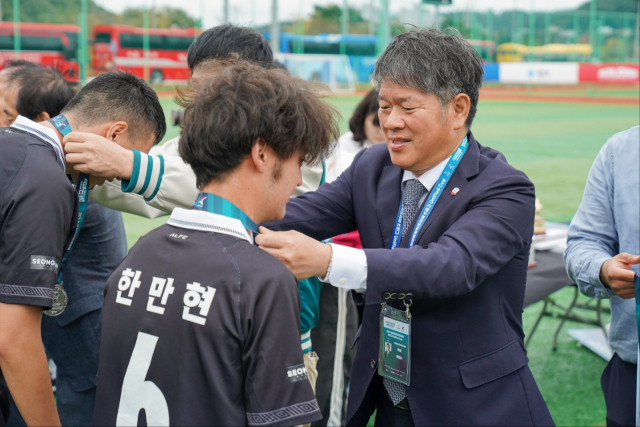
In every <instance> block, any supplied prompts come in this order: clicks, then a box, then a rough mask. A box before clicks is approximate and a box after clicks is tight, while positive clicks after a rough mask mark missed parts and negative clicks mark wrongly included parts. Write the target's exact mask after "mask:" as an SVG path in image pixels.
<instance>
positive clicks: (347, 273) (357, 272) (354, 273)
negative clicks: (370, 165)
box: [320, 157, 449, 293]
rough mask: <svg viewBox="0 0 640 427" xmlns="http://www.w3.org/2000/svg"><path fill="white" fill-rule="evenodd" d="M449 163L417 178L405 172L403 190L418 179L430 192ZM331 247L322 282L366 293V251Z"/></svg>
mask: <svg viewBox="0 0 640 427" xmlns="http://www.w3.org/2000/svg"><path fill="white" fill-rule="evenodd" d="M448 162H449V157H447V158H446V159H444V160H443V161H441V162H440V163H438V164H437V165H436V166H434V167H433V168H431V169H429V170H428V171H426V172H425V173H423V174H422V175H420V176H419V177H417V178H416V176H415V175H414V174H413V172H409V171H404V175H403V176H402V183H401V184H400V185H401V190H402V186H403V185H404V183H405V182H406V181H408V180H410V179H418V180H419V181H420V182H421V183H422V185H424V187H425V188H426V189H427V191H430V190H431V187H433V185H434V184H435V183H436V181H437V180H438V178H439V177H440V175H441V174H442V171H443V170H444V168H445V167H446V166H447V163H448ZM427 195H428V192H425V193H424V195H423V196H422V197H421V198H420V201H419V203H420V205H422V203H423V202H424V201H425V199H426V198H427ZM398 208H399V206H398ZM389 237H390V236H389ZM330 245H331V249H332V252H331V262H330V265H331V268H330V271H329V274H328V277H324V278H321V279H320V280H321V281H322V282H324V283H330V284H331V285H333V286H336V287H339V288H344V289H349V290H355V291H356V292H358V293H364V292H365V291H366V290H367V256H366V255H365V253H364V251H363V250H362V249H356V248H351V247H348V246H342V245H337V244H334V243H330Z"/></svg>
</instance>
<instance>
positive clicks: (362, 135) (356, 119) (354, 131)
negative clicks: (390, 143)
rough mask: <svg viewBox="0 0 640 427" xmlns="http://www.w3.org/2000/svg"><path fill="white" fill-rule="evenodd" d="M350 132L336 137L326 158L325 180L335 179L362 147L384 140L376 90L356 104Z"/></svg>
mask: <svg viewBox="0 0 640 427" xmlns="http://www.w3.org/2000/svg"><path fill="white" fill-rule="evenodd" d="M349 129H350V132H347V133H345V134H344V135H342V136H341V137H340V138H339V139H338V144H337V146H336V148H335V151H334V152H333V154H332V155H331V157H330V158H328V159H327V182H332V181H335V179H336V178H338V176H340V174H341V173H342V172H344V170H345V169H347V168H348V167H349V166H350V165H351V162H352V161H353V159H354V157H355V156H356V154H358V152H359V151H360V150H362V149H363V148H369V147H371V146H373V145H375V144H380V143H383V142H384V134H383V133H382V129H380V121H379V120H378V91H377V90H375V89H372V90H371V91H370V92H369V93H368V94H367V96H365V97H364V99H363V100H362V101H361V102H360V104H358V106H357V107H356V109H355V111H354V112H353V116H351V120H349Z"/></svg>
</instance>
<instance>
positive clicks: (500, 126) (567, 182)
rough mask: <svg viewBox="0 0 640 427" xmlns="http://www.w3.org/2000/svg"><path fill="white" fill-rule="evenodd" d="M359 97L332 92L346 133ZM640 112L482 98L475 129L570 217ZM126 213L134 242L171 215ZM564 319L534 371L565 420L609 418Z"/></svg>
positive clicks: (593, 369)
mask: <svg viewBox="0 0 640 427" xmlns="http://www.w3.org/2000/svg"><path fill="white" fill-rule="evenodd" d="M359 100H360V96H341V97H334V98H328V102H330V103H331V104H332V105H334V106H335V107H336V108H337V109H338V111H339V112H340V113H341V114H342V116H343V118H342V121H341V124H340V128H341V131H342V132H344V131H346V130H347V128H348V125H347V122H348V119H349V117H350V115H351V113H352V111H353V109H354V107H355V105H356V104H357V102H358V101H359ZM163 107H164V108H165V112H166V113H167V115H168V114H169V113H170V110H171V108H173V103H172V102H171V100H170V99H163ZM639 115H640V111H639V109H638V107H637V106H612V105H596V104H569V103H535V102H520V101H493V100H489V101H482V100H481V101H480V104H479V106H478V114H477V116H476V119H475V121H474V124H473V128H472V130H473V133H474V136H475V137H476V138H477V139H478V140H479V141H480V143H481V144H483V145H487V146H490V147H493V148H495V149H498V150H500V151H502V152H503V153H504V154H505V156H506V157H507V160H508V161H509V162H510V163H511V164H512V165H514V166H515V167H516V168H518V169H520V170H522V171H524V172H525V173H526V174H527V175H528V176H529V178H530V179H531V180H532V181H533V182H534V184H535V186H536V191H537V195H538V197H539V198H540V200H541V201H542V204H543V205H544V210H543V211H542V215H543V216H544V217H545V218H546V219H547V220H551V221H559V222H568V221H570V220H571V218H572V216H573V214H574V213H575V211H576V209H577V207H578V205H579V203H580V200H581V198H582V192H583V189H584V184H585V181H586V177H587V174H588V172H589V168H590V167H591V164H592V162H593V160H594V158H595V156H596V154H597V153H598V151H599V150H600V148H601V147H602V145H603V144H604V143H605V142H606V140H607V139H608V138H609V137H610V136H612V135H613V134H615V133H617V132H619V131H622V130H624V129H628V128H630V127H633V126H637V125H638V124H639V118H638V117H639ZM177 134H178V129H177V128H175V127H170V128H169V130H168V132H167V137H166V138H165V140H166V139H169V138H173V137H174V136H176V135H177ZM124 217H125V225H126V228H127V238H128V241H129V245H130V246H131V245H133V244H134V243H135V242H136V241H137V239H138V238H139V237H140V236H142V235H144V234H146V233H147V232H148V231H150V230H151V229H153V228H155V227H157V226H159V225H161V224H163V223H164V222H165V221H166V218H160V219H156V220H147V219H144V218H139V217H136V216H133V215H124ZM571 292H572V290H570V289H565V290H563V291H560V292H558V293H556V294H555V295H554V298H555V299H556V300H557V301H558V302H561V303H562V302H564V303H566V302H568V300H569V298H570V296H571V295H570V294H571ZM582 298H583V299H584V298H585V297H582ZM540 304H541V303H538V304H534V305H533V306H531V307H529V308H527V310H525V312H524V315H523V319H524V325H525V331H528V330H529V328H530V327H531V325H532V323H533V321H534V320H535V317H536V315H537V313H538V312H539V311H540V310H541V308H542V307H541V305H540ZM557 322H558V320H557V319H550V318H545V319H543V320H542V322H541V323H540V326H539V327H538V330H537V331H536V333H535V335H534V337H533V339H532V341H531V343H530V345H529V348H528V352H529V359H530V366H531V370H532V371H533V374H534V376H535V378H536V380H537V382H538V385H539V387H540V390H541V391H542V395H543V396H544V398H545V400H546V401H547V404H548V406H549V409H550V410H551V414H552V415H553V417H554V420H555V421H556V423H557V424H558V425H565V426H593V425H605V408H604V399H603V397H602V392H601V390H600V375H601V373H602V370H603V369H604V367H605V362H604V360H602V359H600V358H599V357H598V356H596V355H595V354H593V353H592V352H591V351H589V350H587V349H585V348H581V347H578V346H577V345H576V343H575V341H574V340H573V339H572V338H571V337H570V336H569V335H568V334H567V333H566V330H567V329H570V328H576V327H584V326H582V325H577V324H574V323H571V322H567V323H566V326H565V327H564V328H563V332H562V333H561V334H560V338H559V344H558V350H557V351H556V352H552V351H551V336H552V332H553V329H554V328H555V326H556V324H557Z"/></svg>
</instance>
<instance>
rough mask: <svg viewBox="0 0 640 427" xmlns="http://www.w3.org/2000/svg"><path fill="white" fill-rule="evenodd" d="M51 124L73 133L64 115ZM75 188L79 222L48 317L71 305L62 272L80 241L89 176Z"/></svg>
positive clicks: (65, 256)
mask: <svg viewBox="0 0 640 427" xmlns="http://www.w3.org/2000/svg"><path fill="white" fill-rule="evenodd" d="M49 122H50V123H51V124H53V126H55V128H56V129H57V130H58V132H60V133H61V134H62V135H65V136H66V135H67V134H69V133H70V132H71V125H70V124H69V121H68V120H67V118H66V117H65V116H63V115H62V114H60V115H57V116H55V117H54V118H53V119H51V120H49ZM75 188H76V191H77V192H78V222H77V224H76V231H75V234H74V235H73V238H72V239H71V242H70V243H69V246H67V250H66V251H65V253H64V255H63V256H62V261H61V262H60V268H59V270H58V277H57V279H56V287H55V288H54V290H53V304H52V306H51V309H50V310H46V311H45V312H44V314H46V315H47V316H58V315H60V314H61V313H62V312H63V311H64V310H65V309H66V308H67V304H68V303H69V298H68V296H67V292H66V291H65V290H64V286H63V283H62V271H63V270H64V267H65V266H66V264H67V261H68V260H69V256H71V252H72V251H73V246H74V245H75V243H76V241H77V240H78V235H79V234H80V229H81V228H82V222H83V221H84V215H85V213H86V211H87V203H88V201H89V175H88V174H86V173H80V175H79V176H78V183H77V184H76V185H75Z"/></svg>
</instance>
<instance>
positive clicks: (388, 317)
mask: <svg viewBox="0 0 640 427" xmlns="http://www.w3.org/2000/svg"><path fill="white" fill-rule="evenodd" d="M410 372H411V315H410V314H409V310H407V311H404V310H398V309H396V308H393V307H391V306H389V305H387V304H386V303H385V304H382V312H381V313H380V350H379V354H378V374H379V375H381V376H383V377H387V378H391V379H392V380H396V381H398V382H400V383H402V384H404V385H407V386H408V385H409V382H410V379H411V378H410V377H409V373H410Z"/></svg>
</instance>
